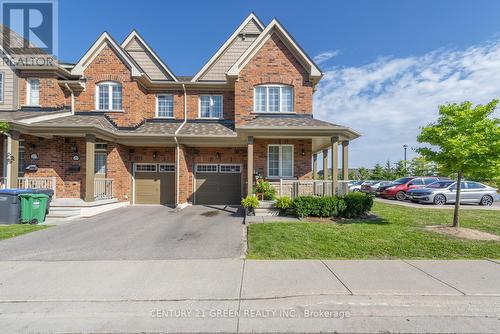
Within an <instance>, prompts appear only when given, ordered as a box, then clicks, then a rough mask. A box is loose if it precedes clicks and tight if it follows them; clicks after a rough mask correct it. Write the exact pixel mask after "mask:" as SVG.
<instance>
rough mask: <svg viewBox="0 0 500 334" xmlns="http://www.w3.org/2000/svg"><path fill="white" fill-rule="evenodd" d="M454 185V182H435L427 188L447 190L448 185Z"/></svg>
mask: <svg viewBox="0 0 500 334" xmlns="http://www.w3.org/2000/svg"><path fill="white" fill-rule="evenodd" d="M453 183H455V182H454V181H437V182H434V183H431V184H429V185H428V186H427V188H448V187H449V186H450V185H452V184H453Z"/></svg>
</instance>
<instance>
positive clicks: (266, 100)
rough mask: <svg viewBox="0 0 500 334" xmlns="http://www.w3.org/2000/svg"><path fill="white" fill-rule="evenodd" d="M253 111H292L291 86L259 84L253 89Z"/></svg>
mask: <svg viewBox="0 0 500 334" xmlns="http://www.w3.org/2000/svg"><path fill="white" fill-rule="evenodd" d="M254 111H255V112H270V113H278V112H293V88H292V87H291V86H285V85H260V86H256V87H255V89H254Z"/></svg>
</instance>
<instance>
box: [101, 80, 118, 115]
mask: <svg viewBox="0 0 500 334" xmlns="http://www.w3.org/2000/svg"><path fill="white" fill-rule="evenodd" d="M100 85H109V91H108V106H109V107H110V109H100V108H99V86H100ZM113 86H120V87H121V88H122V108H121V109H113ZM94 94H95V110H97V111H108V112H123V85H122V84H121V83H119V82H117V81H101V82H99V83H97V84H96V85H95V92H94Z"/></svg>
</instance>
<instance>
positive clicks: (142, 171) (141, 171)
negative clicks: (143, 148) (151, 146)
mask: <svg viewBox="0 0 500 334" xmlns="http://www.w3.org/2000/svg"><path fill="white" fill-rule="evenodd" d="M144 165H153V166H155V170H137V166H144ZM157 171H158V164H156V163H147V162H136V163H135V164H134V172H139V173H156V172H157Z"/></svg>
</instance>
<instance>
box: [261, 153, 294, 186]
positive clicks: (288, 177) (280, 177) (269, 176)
mask: <svg viewBox="0 0 500 334" xmlns="http://www.w3.org/2000/svg"><path fill="white" fill-rule="evenodd" d="M274 146H278V147H279V167H278V172H279V174H280V175H278V176H271V175H269V148H270V147H274ZM284 146H291V147H292V175H291V176H283V175H281V170H282V168H283V166H282V163H283V159H281V154H282V153H281V149H282V147H284ZM266 160H267V178H269V179H293V178H295V147H294V145H293V144H269V145H267V159H266Z"/></svg>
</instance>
